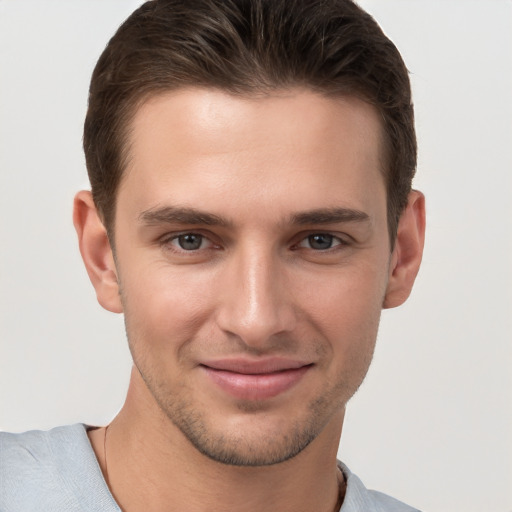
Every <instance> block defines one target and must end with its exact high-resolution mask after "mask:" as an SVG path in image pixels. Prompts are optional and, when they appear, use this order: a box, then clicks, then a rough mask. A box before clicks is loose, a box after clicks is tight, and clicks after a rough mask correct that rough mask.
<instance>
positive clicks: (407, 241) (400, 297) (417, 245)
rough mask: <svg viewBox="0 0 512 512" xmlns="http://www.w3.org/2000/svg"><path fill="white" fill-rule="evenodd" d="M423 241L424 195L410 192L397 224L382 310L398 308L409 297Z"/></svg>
mask: <svg viewBox="0 0 512 512" xmlns="http://www.w3.org/2000/svg"><path fill="white" fill-rule="evenodd" d="M424 242H425V196H424V195H423V194H422V193H421V192H419V191H417V190H413V191H412V192H411V193H410V194H409V200H408V203H407V207H406V208H405V210H404V212H403V213H402V215H401V217H400V222H399V224H398V232H397V236H396V241H395V247H394V249H393V254H392V256H391V264H390V270H389V281H388V286H387V288H386V295H385V297H384V302H383V308H394V307H397V306H400V305H401V304H403V303H404V302H405V301H406V300H407V298H408V297H409V295H410V293H411V290H412V286H413V284H414V280H415V279H416V275H417V274H418V270H419V268H420V263H421V258H422V255H423V245H424Z"/></svg>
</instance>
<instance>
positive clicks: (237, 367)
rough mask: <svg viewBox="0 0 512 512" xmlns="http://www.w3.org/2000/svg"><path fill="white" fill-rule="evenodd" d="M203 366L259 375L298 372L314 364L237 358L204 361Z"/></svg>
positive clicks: (276, 358) (277, 358) (272, 359)
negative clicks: (286, 371) (297, 370)
mask: <svg viewBox="0 0 512 512" xmlns="http://www.w3.org/2000/svg"><path fill="white" fill-rule="evenodd" d="M201 364H202V366H206V367H208V368H211V369H213V370H222V371H227V372H233V373H241V374H246V375H257V374H265V373H275V372H282V371H285V370H296V369H298V368H302V367H303V366H309V365H310V364H312V363H311V362H306V361H300V360H296V359H290V358H283V357H267V358H258V359H249V358H240V357H236V358H225V359H215V360H211V361H203V362H202V363H201Z"/></svg>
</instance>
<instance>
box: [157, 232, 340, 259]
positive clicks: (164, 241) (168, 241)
mask: <svg viewBox="0 0 512 512" xmlns="http://www.w3.org/2000/svg"><path fill="white" fill-rule="evenodd" d="M186 236H193V237H200V239H201V245H203V243H204V242H205V241H206V242H208V243H209V244H210V247H204V248H203V247H201V246H200V247H198V248H197V249H189V250H187V249H184V248H183V247H176V246H174V245H173V242H177V243H178V244H179V239H180V238H181V237H186ZM300 236H301V238H300V240H299V241H298V242H297V243H295V244H293V245H292V250H300V249H306V250H312V251H313V252H315V253H330V252H333V251H336V250H339V249H341V248H343V247H346V246H348V245H350V242H349V241H348V240H346V239H345V238H341V237H340V236H337V235H334V234H332V233H329V232H322V231H315V232H312V233H309V234H301V235H300ZM313 237H329V238H330V239H331V243H334V245H332V246H331V247H327V248H325V249H315V248H313V247H311V241H312V240H311V239H312V238H313ZM308 241H309V245H310V246H309V247H304V246H302V245H301V244H303V243H304V242H308ZM159 244H160V246H162V247H165V248H166V249H168V250H171V251H173V252H175V253H179V254H189V255H194V254H197V253H198V252H200V251H205V250H211V249H220V248H221V246H220V245H216V244H215V243H214V242H212V240H211V239H210V238H209V237H208V236H207V235H205V234H202V233H198V232H195V231H186V232H182V233H177V234H172V235H167V236H164V237H162V238H161V239H160V240H159Z"/></svg>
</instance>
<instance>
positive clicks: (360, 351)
mask: <svg viewBox="0 0 512 512" xmlns="http://www.w3.org/2000/svg"><path fill="white" fill-rule="evenodd" d="M386 283H387V276H386V274H385V272H378V271H377V270H376V268H375V266H372V265H368V266H365V267H361V268H359V269H350V270H349V269H342V270H340V271H339V272H338V273H332V274H331V275H330V277H329V278H328V279H325V280H316V281H315V286H314V288H313V286H312V283H311V284H310V286H308V288H309V289H310V290H315V291H314V293H310V294H306V295H305V297H306V298H305V300H304V303H307V304H308V306H307V307H306V306H305V305H304V306H303V308H302V309H303V311H304V316H305V317H306V318H307V319H308V322H309V323H310V324H312V325H314V326H315V328H316V330H317V331H319V332H320V333H321V335H322V337H323V338H324V339H325V340H328V344H329V349H330V350H331V351H332V354H333V355H334V354H340V355H341V354H343V356H342V357H341V359H342V360H345V359H346V360H354V359H357V358H358V357H359V356H361V357H363V358H367V357H368V356H367V354H370V355H369V357H370V358H371V353H372V352H373V347H374V344H375V338H376V335H377V330H378V325H379V319H380V313H381V309H382V301H383V298H384V293H385V288H386ZM365 354H366V355H365Z"/></svg>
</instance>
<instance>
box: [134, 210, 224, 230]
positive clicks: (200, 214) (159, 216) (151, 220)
mask: <svg viewBox="0 0 512 512" xmlns="http://www.w3.org/2000/svg"><path fill="white" fill-rule="evenodd" d="M139 221H141V222H142V223H144V224H146V225H148V226H153V225H157V224H172V223H178V224H196V225H197V224H203V225H205V226H226V227H227V226H230V225H231V222H229V221H228V220H227V219H224V218H222V217H219V216H218V215H215V214H213V213H208V212H204V211H201V210H197V209H196V208H189V207H178V206H164V207H162V208H151V209H149V210H145V211H143V212H142V213H141V214H140V215H139Z"/></svg>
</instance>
